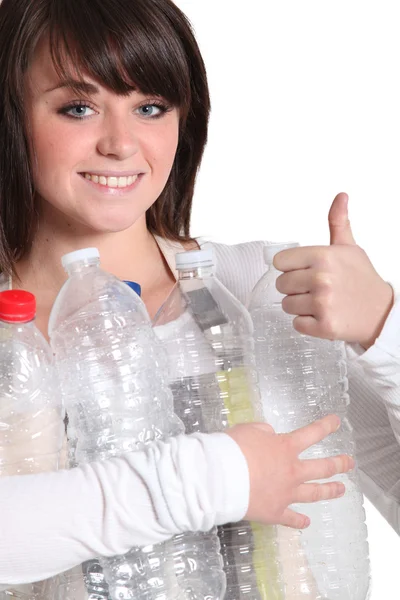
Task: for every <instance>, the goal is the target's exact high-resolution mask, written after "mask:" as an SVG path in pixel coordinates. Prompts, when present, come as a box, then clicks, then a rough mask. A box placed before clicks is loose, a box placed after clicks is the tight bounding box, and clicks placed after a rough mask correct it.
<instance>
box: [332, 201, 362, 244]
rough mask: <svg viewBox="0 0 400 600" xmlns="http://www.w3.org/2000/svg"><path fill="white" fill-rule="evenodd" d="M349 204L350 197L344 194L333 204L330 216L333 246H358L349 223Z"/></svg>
mask: <svg viewBox="0 0 400 600" xmlns="http://www.w3.org/2000/svg"><path fill="white" fill-rule="evenodd" d="M348 203H349V197H348V195H347V194H344V193H343V192H341V193H340V194H338V195H337V196H336V197H335V199H334V201H333V202H332V206H331V208H330V211H329V216H328V221H329V231H330V235H331V242H330V243H331V245H333V244H347V245H356V242H355V240H354V237H353V233H352V231H351V226H350V221H349V213H348Z"/></svg>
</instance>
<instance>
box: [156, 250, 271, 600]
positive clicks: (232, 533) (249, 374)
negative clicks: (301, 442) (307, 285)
mask: <svg viewBox="0 0 400 600" xmlns="http://www.w3.org/2000/svg"><path fill="white" fill-rule="evenodd" d="M176 268H177V269H178V272H179V281H178V282H177V284H176V285H175V287H174V288H173V290H172V292H171V294H170V295H169V297H168V298H167V300H166V302H165V304H164V305H163V306H162V307H161V309H160V310H159V312H158V314H157V315H156V317H155V319H154V321H153V326H154V329H155V331H156V333H157V335H158V337H159V338H160V340H161V341H162V343H163V345H164V348H165V349H166V350H167V354H168V357H169V378H170V386H171V389H172V393H173V397H174V408H175V412H176V413H177V415H178V416H179V417H180V418H181V419H182V420H183V422H184V425H185V428H186V431H187V433H192V432H204V433H213V432H218V431H223V430H224V429H226V428H227V427H230V426H232V425H235V424H237V423H246V422H254V421H260V420H261V406H260V398H259V391H258V386H257V377H256V371H255V360H254V354H253V347H254V342H253V331H252V323H251V319H250V316H249V314H248V312H247V311H246V309H245V308H244V306H242V305H241V304H240V302H239V301H238V300H236V298H234V296H233V295H232V294H231V293H230V292H229V291H228V290H227V289H226V288H225V287H224V286H223V285H222V284H221V283H220V282H219V281H218V280H217V279H216V278H215V276H214V273H213V256H212V252H210V251H206V250H198V251H191V252H184V253H180V254H177V255H176ZM218 533H219V539H220V544H221V554H222V556H223V561H224V570H225V573H226V577H227V590H226V595H225V598H226V599H227V600H241V599H244V598H248V599H249V600H283V596H282V595H281V593H280V582H279V576H278V566H277V563H276V540H275V528H273V527H262V526H259V525H257V524H255V523H250V522H246V521H243V522H241V523H233V524H230V525H226V526H223V527H219V531H218ZM188 539H189V540H190V538H188V537H185V536H183V537H182V543H183V544H186V543H192V542H191V541H189V542H188V541H187V540H188ZM197 539H199V538H197ZM193 540H196V538H193ZM203 540H204V541H203V542H202V544H201V545H199V546H198V548H197V549H196V558H195V561H193V563H194V564H195V565H196V570H197V574H196V573H193V578H196V576H197V580H198V581H199V580H200V579H202V580H203V583H204V585H205V588H207V586H208V587H209V589H210V590H211V589H217V587H216V586H214V584H213V583H212V579H213V578H214V579H215V581H216V582H217V585H220V581H221V578H220V562H219V560H218V557H217V554H216V552H217V549H218V544H217V542H216V532H215V530H212V531H210V533H209V534H208V536H206V537H204V538H203ZM175 557H176V561H177V563H178V564H179V565H181V569H182V573H184V572H190V569H191V565H190V564H188V565H185V564H184V563H183V560H182V558H181V547H180V544H179V540H178V539H175ZM196 586H197V582H194V583H193V589H194V588H195V587H196Z"/></svg>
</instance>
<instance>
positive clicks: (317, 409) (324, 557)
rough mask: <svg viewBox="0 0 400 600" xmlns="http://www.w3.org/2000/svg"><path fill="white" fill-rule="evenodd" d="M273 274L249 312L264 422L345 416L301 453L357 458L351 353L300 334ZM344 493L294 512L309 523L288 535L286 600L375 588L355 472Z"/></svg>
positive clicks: (337, 599) (292, 425) (335, 598)
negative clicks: (285, 309)
mask: <svg viewBox="0 0 400 600" xmlns="http://www.w3.org/2000/svg"><path fill="white" fill-rule="evenodd" d="M278 275H279V273H277V272H276V271H275V269H273V268H271V269H270V272H269V273H267V275H265V276H264V278H263V279H262V280H261V282H260V283H259V285H258V286H257V287H256V288H255V290H254V292H253V296H252V299H251V301H250V307H249V310H250V314H251V316H252V320H253V324H254V339H255V353H256V361H257V370H258V375H259V385H260V390H261V397H262V405H263V412H264V417H265V420H266V421H268V422H269V423H270V424H271V425H272V426H273V427H274V429H275V430H276V431H277V432H279V433H282V432H289V431H292V430H294V429H297V428H299V427H302V426H304V425H306V424H309V423H311V422H313V421H315V420H317V419H320V418H322V417H324V416H326V415H328V414H337V415H339V416H340V418H341V421H342V424H341V427H340V429H339V430H338V431H337V432H336V433H334V434H332V435H330V436H329V437H328V438H327V439H325V440H324V441H322V442H321V443H319V444H316V445H314V446H312V447H311V448H310V449H308V450H307V451H306V452H304V453H303V455H302V457H303V458H321V457H327V456H333V455H338V454H350V455H353V456H354V453H355V447H354V440H353V435H352V427H351V424H350V422H349V419H348V416H347V408H348V404H349V394H348V379H347V367H346V356H345V348H344V344H343V343H342V342H331V341H328V340H321V339H317V338H313V337H308V336H304V335H301V334H299V333H297V332H296V331H295V329H294V328H293V316H291V315H288V314H286V313H285V312H283V310H282V305H281V298H279V297H278V295H277V292H276V289H275V280H276V277H277V276H278ZM333 480H336V481H342V482H343V483H344V484H345V486H346V494H345V495H344V496H343V497H342V498H339V499H335V500H330V501H324V502H318V503H315V504H305V505H299V506H296V505H294V506H293V508H294V509H295V510H298V511H299V512H302V513H304V514H307V515H308V516H309V517H310V518H311V526H310V527H309V528H307V529H305V530H303V531H301V532H294V531H291V530H286V531H282V535H280V555H281V556H282V557H285V562H286V565H290V568H288V567H287V566H286V570H285V569H284V572H285V576H284V583H285V594H286V595H285V597H286V596H287V597H289V598H292V597H293V598H295V599H298V600H301V599H303V598H304V599H307V600H308V599H311V598H313V600H315V599H317V600H350V599H351V600H366V598H368V594H369V588H370V571H369V558H368V542H367V528H366V525H365V512H364V508H363V497H362V494H361V492H360V487H359V482H358V476H357V470H356V469H355V470H354V471H353V472H351V473H347V474H344V475H338V476H336V477H335V478H333Z"/></svg>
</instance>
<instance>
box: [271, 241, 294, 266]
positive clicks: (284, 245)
mask: <svg viewBox="0 0 400 600" xmlns="http://www.w3.org/2000/svg"><path fill="white" fill-rule="evenodd" d="M299 245H300V244H298V243H297V242H285V243H282V244H268V245H267V246H264V261H265V262H266V263H267V264H268V265H270V264H272V261H273V260H274V256H275V254H278V252H280V251H281V250H287V249H288V248H297V247H298V246H299Z"/></svg>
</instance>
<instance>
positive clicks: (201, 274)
mask: <svg viewBox="0 0 400 600" xmlns="http://www.w3.org/2000/svg"><path fill="white" fill-rule="evenodd" d="M213 269H214V268H213V267H203V266H197V267H190V268H187V269H182V270H179V271H178V273H179V281H186V280H188V279H205V278H206V277H213V275H214V273H213Z"/></svg>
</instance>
